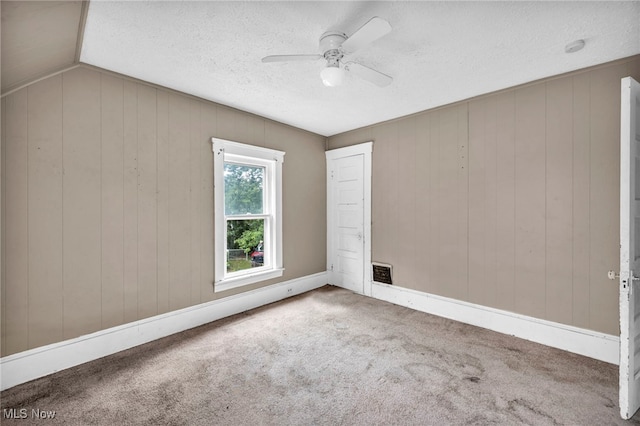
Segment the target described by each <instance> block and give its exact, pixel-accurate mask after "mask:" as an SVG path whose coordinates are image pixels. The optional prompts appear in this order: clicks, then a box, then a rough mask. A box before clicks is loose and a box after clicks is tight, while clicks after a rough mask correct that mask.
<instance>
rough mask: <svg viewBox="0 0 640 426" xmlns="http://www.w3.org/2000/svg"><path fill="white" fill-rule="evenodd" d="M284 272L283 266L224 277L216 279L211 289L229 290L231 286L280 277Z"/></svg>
mask: <svg viewBox="0 0 640 426" xmlns="http://www.w3.org/2000/svg"><path fill="white" fill-rule="evenodd" d="M283 273H284V268H280V269H270V270H268V271H264V272H258V273H255V274H247V275H241V276H239V277H232V278H226V279H224V280H221V281H216V282H215V285H214V286H213V291H214V292H215V293H219V292H221V291H225V290H231V289H232V288H237V287H242V286H245V285H249V284H253V283H257V282H260V281H265V280H269V279H271V278H278V277H281V276H282V274H283Z"/></svg>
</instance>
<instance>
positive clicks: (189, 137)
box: [187, 100, 237, 305]
mask: <svg viewBox="0 0 640 426" xmlns="http://www.w3.org/2000/svg"><path fill="white" fill-rule="evenodd" d="M187 111H188V114H189V117H188V119H187V120H188V123H189V134H188V135H187V144H188V145H187V146H188V147H189V168H188V170H189V203H188V204H187V206H188V209H189V210H188V215H189V279H188V283H189V305H192V304H193V239H194V238H195V236H194V235H193V214H192V209H193V179H192V171H191V168H192V167H193V142H192V141H193V126H192V119H193V117H192V116H193V101H191V100H189V104H188V109H187ZM236 124H237V123H236Z"/></svg>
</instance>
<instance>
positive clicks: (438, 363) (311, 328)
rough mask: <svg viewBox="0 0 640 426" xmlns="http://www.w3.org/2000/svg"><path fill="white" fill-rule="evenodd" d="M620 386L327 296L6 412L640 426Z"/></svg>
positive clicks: (558, 357)
mask: <svg viewBox="0 0 640 426" xmlns="http://www.w3.org/2000/svg"><path fill="white" fill-rule="evenodd" d="M617 374H618V370H617V366H615V365H611V364H607V363H604V362H600V361H596V360H593V359H590V358H586V357H582V356H579V355H575V354H572V353H568V352H564V351H561V350H558V349H554V348H550V347H547V346H543V345H538V344H535V343H532V342H528V341H525V340H521V339H517V338H514V337H510V336H506V335H502V334H499V333H495V332H492V331H488V330H485V329H481V328H478V327H473V326H470V325H465V324H462V323H458V322H455V321H451V320H447V319H443V318H439V317H436V316H433V315H428V314H425V313H422V312H417V311H413V310H411V309H407V308H404V307H400V306H396V305H393V304H390V303H386V302H383V301H379V300H375V299H372V298H367V297H363V296H359V295H356V294H354V293H351V292H349V291H346V290H343V289H339V288H335V287H330V286H326V287H323V288H320V289H318V290H315V291H312V292H309V293H306V294H303V295H300V296H296V297H293V298H290V299H286V300H284V301H281V302H278V303H274V304H271V305H268V306H264V307H261V308H259V309H255V310H252V311H249V312H246V313H243V314H238V315H235V316H233V317H229V318H226V319H223V320H220V321H216V322H213V323H210V324H207V325H204V326H202V327H198V328H195V329H192V330H188V331H185V332H182V333H179V334H176V335H172V336H169V337H167V338H164V339H160V340H157V341H154V342H151V343H149V344H145V345H142V346H138V347H136V348H133V349H130V350H126V351H123V352H119V353H117V354H114V355H111V356H108V357H105V358H102V359H99V360H95V361H92V362H89V363H86V364H83V365H80V366H77V367H74V368H71V369H68V370H64V371H61V372H58V373H56V374H53V375H50V376H47V377H44V378H41V379H38V380H35V381H32V382H29V383H25V384H23V385H19V386H16V387H13V388H11V389H8V390H6V391H4V392H2V393H1V394H0V398H1V404H0V406H1V408H2V409H3V415H2V424H20V425H27V424H39V425H42V424H69V425H94V424H95V425H138V424H141V425H142V424H143V425H446V424H451V425H472V424H475V425H492V424H500V425H516V424H528V425H615V424H620V425H622V424H639V423H640V422H639V420H640V416H636V417H634V418H633V419H631V420H630V421H623V420H622V419H620V417H619V414H618V411H619V410H618V403H617V399H618V378H617ZM8 410H9V411H8ZM11 410H13V411H11ZM21 410H23V411H21ZM33 410H41V412H45V413H46V412H53V411H55V417H53V418H50V419H47V420H40V419H37V418H36V417H37V415H35V414H34V411H33ZM10 411H11V412H13V413H14V414H18V415H20V413H25V414H26V416H25V417H26V418H25V419H19V420H18V419H13V420H12V419H8V418H7V413H8V412H10ZM35 413H36V414H37V411H35ZM9 416H11V415H10V414H9Z"/></svg>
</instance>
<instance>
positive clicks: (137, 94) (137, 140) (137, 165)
mask: <svg viewBox="0 0 640 426" xmlns="http://www.w3.org/2000/svg"><path fill="white" fill-rule="evenodd" d="M135 171H136V190H135V192H134V193H135V194H136V195H135V197H136V216H135V217H136V292H135V294H136V320H139V319H140V297H139V295H140V222H139V220H140V83H136V162H135Z"/></svg>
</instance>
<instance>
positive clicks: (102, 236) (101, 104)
mask: <svg viewBox="0 0 640 426" xmlns="http://www.w3.org/2000/svg"><path fill="white" fill-rule="evenodd" d="M85 6H86V5H83V8H84V7H85ZM98 75H99V77H100V86H99V91H100V92H99V93H98V97H99V99H100V328H105V327H104V300H103V297H104V266H103V265H104V241H103V240H104V226H102V225H103V223H104V217H103V211H104V210H103V208H104V207H103V201H104V194H103V190H104V174H103V170H102V165H103V161H102V152H103V144H104V140H103V132H102V124H103V123H102V120H103V117H104V115H103V113H102V106H103V103H102V77H103V74H102V73H99V74H98Z"/></svg>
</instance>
